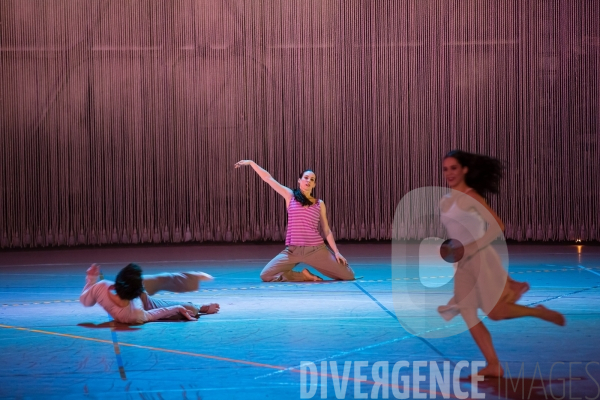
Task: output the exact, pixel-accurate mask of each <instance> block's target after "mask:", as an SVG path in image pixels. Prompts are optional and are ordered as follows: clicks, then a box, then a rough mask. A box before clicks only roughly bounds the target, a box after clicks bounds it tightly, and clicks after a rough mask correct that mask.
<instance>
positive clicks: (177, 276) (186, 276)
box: [144, 271, 213, 296]
mask: <svg viewBox="0 0 600 400" xmlns="http://www.w3.org/2000/svg"><path fill="white" fill-rule="evenodd" d="M212 280H213V277H212V276H210V275H208V274H206V273H204V272H199V271H190V272H176V273H163V274H157V275H144V288H145V289H146V293H148V294H149V295H150V296H152V295H153V294H155V293H157V292H160V291H161V290H166V291H169V292H177V293H184V292H193V291H195V290H198V288H199V287H200V282H201V281H212Z"/></svg>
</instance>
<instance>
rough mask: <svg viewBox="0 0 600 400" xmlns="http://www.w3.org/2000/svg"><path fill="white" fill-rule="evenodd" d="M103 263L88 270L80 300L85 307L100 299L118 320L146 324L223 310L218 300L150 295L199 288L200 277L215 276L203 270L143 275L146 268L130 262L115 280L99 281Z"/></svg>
mask: <svg viewBox="0 0 600 400" xmlns="http://www.w3.org/2000/svg"><path fill="white" fill-rule="evenodd" d="M99 276H100V267H99V266H98V265H97V264H93V265H92V266H91V267H90V268H88V270H87V277H86V282H85V287H84V288H83V292H82V293H81V296H79V301H80V302H81V304H83V305H84V306H85V307H91V306H93V305H94V304H96V303H98V304H100V305H101V306H102V308H104V310H106V312H107V313H108V314H110V316H111V317H113V319H114V320H115V321H117V322H122V323H125V324H142V323H145V322H150V321H157V320H190V321H196V320H197V319H198V318H199V316H200V314H214V313H216V312H218V311H219V305H218V304H216V303H213V304H207V305H204V306H201V307H200V306H197V305H194V304H192V303H189V302H180V301H168V300H160V299H156V298H153V297H151V296H150V295H152V294H154V293H156V292H158V291H160V290H168V291H171V292H189V291H193V290H198V287H199V286H200V281H210V280H212V279H213V278H212V276H210V275H208V274H205V273H203V272H182V273H173V274H169V273H164V274H159V275H147V276H145V277H142V269H141V268H140V267H139V266H138V265H136V264H129V265H127V266H126V267H125V268H123V269H122V270H121V271H119V273H118V274H117V278H116V281H115V282H114V283H113V282H111V281H108V280H101V281H98V278H99Z"/></svg>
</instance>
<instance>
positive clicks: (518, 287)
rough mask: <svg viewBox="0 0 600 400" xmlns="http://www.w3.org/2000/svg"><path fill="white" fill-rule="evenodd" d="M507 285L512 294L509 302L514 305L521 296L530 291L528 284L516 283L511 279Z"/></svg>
mask: <svg viewBox="0 0 600 400" xmlns="http://www.w3.org/2000/svg"><path fill="white" fill-rule="evenodd" d="M508 285H509V288H510V290H511V292H513V296H511V297H514V298H513V299H510V300H509V301H510V302H512V303H516V302H517V301H519V299H520V298H521V296H523V295H524V294H525V293H527V292H528V291H529V289H530V286H529V283H527V282H517V281H515V280H513V279H511V280H510V281H509V282H508Z"/></svg>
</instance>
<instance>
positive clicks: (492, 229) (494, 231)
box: [465, 190, 504, 255]
mask: <svg viewBox="0 0 600 400" xmlns="http://www.w3.org/2000/svg"><path fill="white" fill-rule="evenodd" d="M467 194H468V195H469V196H470V199H474V200H475V201H470V202H469V203H470V204H469V205H470V206H473V207H475V209H476V210H477V212H478V213H479V215H481V217H482V218H483V219H484V220H485V222H486V223H487V226H488V228H487V231H486V232H485V234H484V235H483V236H482V237H481V238H480V239H478V240H476V241H475V242H473V243H471V244H470V245H467V247H470V248H469V249H465V253H466V254H467V255H472V254H473V253H475V252H476V251H478V250H479V249H482V248H483V247H485V246H487V245H488V244H490V243H492V242H493V241H494V240H496V238H497V237H498V236H499V235H500V234H501V233H502V232H503V231H504V223H503V222H502V220H501V219H500V217H499V216H498V214H496V212H495V211H494V210H492V208H491V207H490V206H489V204H488V203H487V202H486V201H485V199H484V198H483V197H481V196H480V195H479V193H477V192H476V191H474V190H471V191H469V192H467Z"/></svg>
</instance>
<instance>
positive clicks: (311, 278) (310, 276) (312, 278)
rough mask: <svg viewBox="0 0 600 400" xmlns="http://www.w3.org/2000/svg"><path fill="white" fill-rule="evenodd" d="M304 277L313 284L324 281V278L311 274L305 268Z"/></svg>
mask: <svg viewBox="0 0 600 400" xmlns="http://www.w3.org/2000/svg"><path fill="white" fill-rule="evenodd" d="M302 275H304V278H306V280H307V281H311V282H317V281H322V280H323V278H321V277H320V276H317V275H315V274H313V273H311V272H310V271H309V270H307V269H306V268H304V269H303V270H302Z"/></svg>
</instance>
